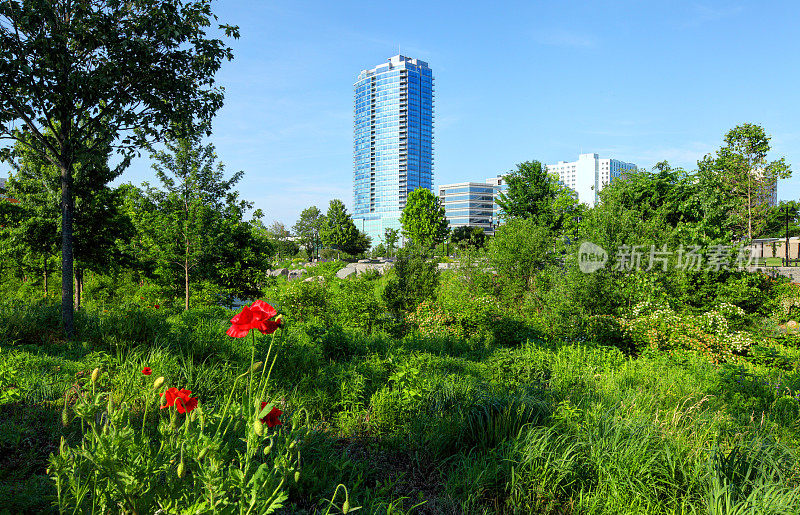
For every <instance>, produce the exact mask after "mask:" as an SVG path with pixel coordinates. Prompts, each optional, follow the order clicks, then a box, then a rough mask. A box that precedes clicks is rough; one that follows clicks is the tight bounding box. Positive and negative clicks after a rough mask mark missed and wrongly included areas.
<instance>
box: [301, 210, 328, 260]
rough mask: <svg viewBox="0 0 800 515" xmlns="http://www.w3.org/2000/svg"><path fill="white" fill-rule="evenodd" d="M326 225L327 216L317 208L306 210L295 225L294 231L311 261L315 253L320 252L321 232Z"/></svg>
mask: <svg viewBox="0 0 800 515" xmlns="http://www.w3.org/2000/svg"><path fill="white" fill-rule="evenodd" d="M324 225H325V215H323V214H322V211H320V210H319V208H318V207H317V206H311V207H307V208H305V209H304V210H303V212H302V213H300V218H298V219H297V222H296V223H295V224H294V227H293V229H294V233H295V234H296V235H297V237H298V243H299V244H300V246H302V247H303V248H304V249H305V251H306V254H307V255H308V258H309V259H311V258H312V257H313V256H314V251H318V250H319V246H320V244H321V241H320V230H322V228H323V226H324Z"/></svg>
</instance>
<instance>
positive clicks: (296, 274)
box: [289, 268, 306, 279]
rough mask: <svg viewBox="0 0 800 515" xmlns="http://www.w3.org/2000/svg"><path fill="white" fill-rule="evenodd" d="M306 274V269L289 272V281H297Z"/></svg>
mask: <svg viewBox="0 0 800 515" xmlns="http://www.w3.org/2000/svg"><path fill="white" fill-rule="evenodd" d="M305 273H306V269H305V268H300V269H298V270H290V271H289V279H296V278H298V277H300V276H301V275H303V274H305Z"/></svg>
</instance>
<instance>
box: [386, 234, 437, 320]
mask: <svg viewBox="0 0 800 515" xmlns="http://www.w3.org/2000/svg"><path fill="white" fill-rule="evenodd" d="M438 282H439V271H438V268H437V264H436V263H435V262H434V261H432V260H430V259H428V258H427V256H426V254H425V251H424V250H423V249H422V248H420V247H417V246H414V245H410V246H406V247H404V248H403V249H401V250H400V251H399V252H398V253H397V260H396V261H395V263H394V266H393V267H392V269H391V271H390V272H389V273H388V279H387V284H386V287H385V289H384V291H383V301H384V303H385V304H386V306H387V308H388V309H389V310H391V311H392V312H393V313H394V314H395V315H399V314H401V313H402V312H408V311H413V310H414V308H415V307H416V306H417V305H418V304H419V303H420V302H422V301H424V300H425V299H429V298H431V297H432V296H433V294H434V292H435V291H436V285H437V284H438Z"/></svg>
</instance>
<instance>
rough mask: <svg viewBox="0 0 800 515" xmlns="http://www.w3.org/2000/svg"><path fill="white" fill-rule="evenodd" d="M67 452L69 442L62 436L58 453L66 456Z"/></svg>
mask: <svg viewBox="0 0 800 515" xmlns="http://www.w3.org/2000/svg"><path fill="white" fill-rule="evenodd" d="M66 450H67V441H66V440H65V439H64V437H63V436H62V437H61V443H60V444H59V445H58V452H60V453H61V454H64V453H65V452H66Z"/></svg>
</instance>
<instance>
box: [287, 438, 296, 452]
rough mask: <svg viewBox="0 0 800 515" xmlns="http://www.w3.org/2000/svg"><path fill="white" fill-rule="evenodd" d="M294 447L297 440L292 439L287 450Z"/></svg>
mask: <svg viewBox="0 0 800 515" xmlns="http://www.w3.org/2000/svg"><path fill="white" fill-rule="evenodd" d="M295 447H297V440H292V443H290V444H289V450H290V451H291V450H292V449H294V448H295Z"/></svg>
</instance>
